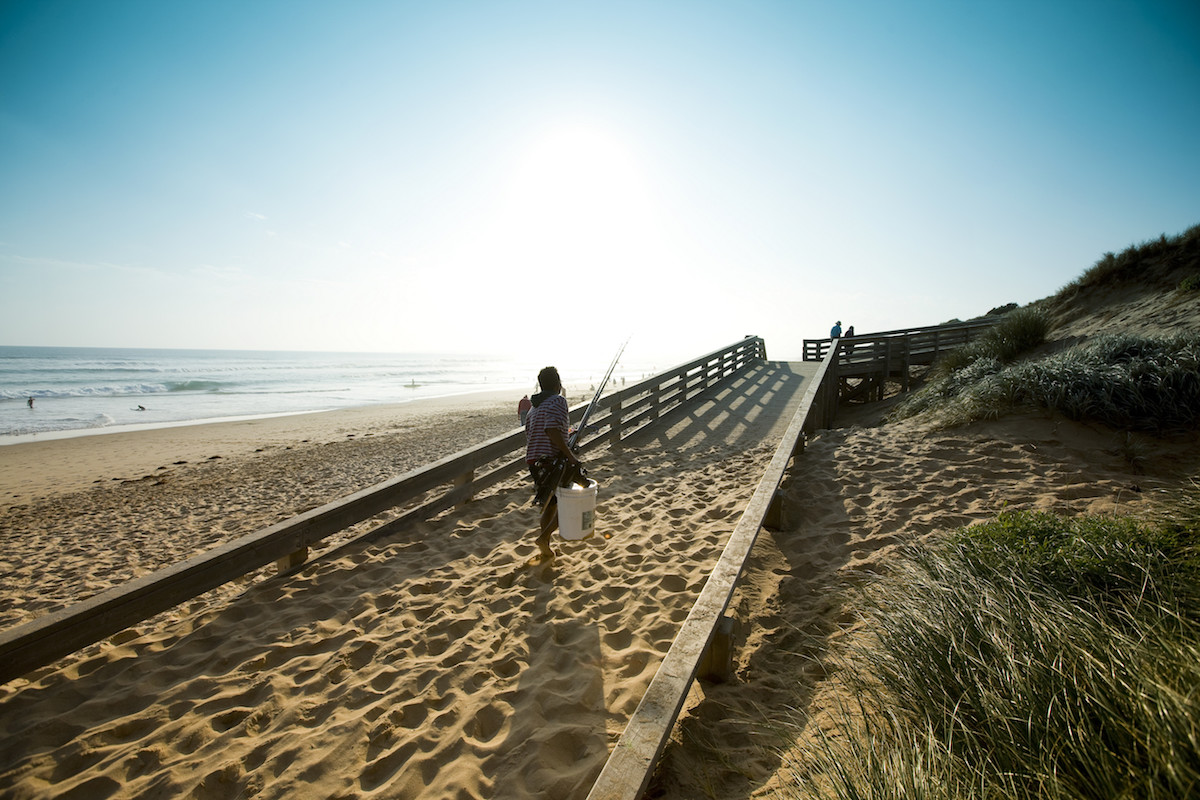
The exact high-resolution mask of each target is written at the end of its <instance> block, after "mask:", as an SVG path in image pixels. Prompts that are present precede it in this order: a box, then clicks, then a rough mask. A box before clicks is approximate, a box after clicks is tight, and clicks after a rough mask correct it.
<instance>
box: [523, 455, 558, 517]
mask: <svg viewBox="0 0 1200 800" xmlns="http://www.w3.org/2000/svg"><path fill="white" fill-rule="evenodd" d="M525 463H526V464H528V465H529V475H530V477H532V478H533V485H534V486H535V487H536V494H535V496H534V499H535V500H536V501H537V504H538V505H540V506H545V505H546V504H547V503H556V502H558V498H557V497H556V496H555V493H554V490H555V489H556V488H558V483H559V481H560V480H562V474H563V467H564V466H566V459H563V458H556V457H554V456H547V457H545V458H539V459H538V460H537V461H526V462H525Z"/></svg>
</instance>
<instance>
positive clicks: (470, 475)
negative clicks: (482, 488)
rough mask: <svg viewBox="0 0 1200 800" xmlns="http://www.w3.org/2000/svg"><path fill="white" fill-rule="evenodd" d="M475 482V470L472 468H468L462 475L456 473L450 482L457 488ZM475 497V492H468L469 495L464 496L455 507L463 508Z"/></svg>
mask: <svg viewBox="0 0 1200 800" xmlns="http://www.w3.org/2000/svg"><path fill="white" fill-rule="evenodd" d="M474 482H475V470H473V469H472V470H467V471H466V472H464V473H462V474H461V475H456V476H455V477H454V479H453V480H452V481H451V482H450V483H451V485H452V486H453V487H454V488H455V489H458V488H461V487H463V486H470V485H471V484H472V483H474ZM474 498H475V494H474V493H473V492H469V493H467V495H466V496H465V497H463V498H462V499H461V500H459V501H458V503H457V504H456V505H455V508H462V507H463V506H465V505H466V504H467V503H469V502H471V500H473V499H474Z"/></svg>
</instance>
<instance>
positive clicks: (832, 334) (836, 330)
mask: <svg viewBox="0 0 1200 800" xmlns="http://www.w3.org/2000/svg"><path fill="white" fill-rule="evenodd" d="M841 337H842V321H841V320H840V319H839V320H838V321H837V322H835V323H833V327H832V328H830V329H829V338H830V339H840V338H841Z"/></svg>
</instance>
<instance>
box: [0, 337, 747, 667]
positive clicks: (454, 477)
mask: <svg viewBox="0 0 1200 800" xmlns="http://www.w3.org/2000/svg"><path fill="white" fill-rule="evenodd" d="M765 358H766V346H765V343H764V342H763V340H762V339H761V338H758V337H746V338H745V339H743V340H742V341H740V342H736V343H734V344H732V345H730V346H728V347H725V348H721V349H719V350H716V351H714V352H712V353H709V354H708V355H706V356H701V357H700V358H697V359H695V360H693V361H690V362H688V363H686V364H681V365H679V366H677V367H673V368H672V369H669V370H666V371H665V372H662V373H659V374H658V375H656V376H654V377H652V378H649V379H647V380H644V381H642V382H640V383H638V384H636V385H634V386H630V387H627V388H623V389H622V390H621V391H618V392H614V393H612V394H610V395H607V396H605V397H603V398H601V399H600V401H599V402H598V403H597V411H595V412H593V413H594V414H595V415H596V418H597V419H596V422H595V424H594V425H589V428H590V430H589V431H588V432H585V434H584V436H582V437H581V445H580V450H581V452H586V451H588V450H591V449H593V448H595V447H598V446H600V445H603V444H606V443H608V444H612V445H615V446H618V447H619V446H620V444H621V439H623V438H625V436H627V435H629V434H631V433H633V432H635V431H636V430H637V428H639V427H642V426H644V425H646V424H649V423H650V422H652V421H653V420H654V419H656V418H657V417H658V416H659V415H661V414H663V413H665V412H666V411H668V410H670V409H672V408H675V407H676V406H679V405H681V404H683V403H687V402H690V401H692V400H694V399H696V398H697V397H698V396H699V395H700V394H702V393H704V392H706V391H708V390H709V389H713V388H715V387H717V386H719V385H721V384H723V383H725V382H727V381H728V380H731V379H732V378H733V377H735V376H736V375H738V374H739V373H741V372H742V371H744V370H746V369H748V368H749V367H751V366H753V365H754V364H757V363H760V362H761V361H763V360H764V359H765ZM584 408H585V405H584V404H580V405H578V406H576V407H575V408H572V409H571V411H570V417H571V419H572V420H573V421H578V420H579V418H580V417H581V416H582V414H583V411H584ZM601 412H603V413H601ZM524 446H525V433H524V431H523V430H516V431H513V432H512V433H508V434H504V435H502V436H498V437H496V438H494V439H491V440H489V441H487V442H484V443H482V444H480V445H477V446H475V447H472V448H470V449H468V450H464V451H462V452H459V453H456V454H454V455H452V456H447V457H446V458H443V459H442V460H440V461H437V462H435V463H433V464H430V465H429V466H426V467H422V468H420V469H417V470H414V471H412V472H409V473H406V474H404V475H401V476H399V477H396V478H393V479H390V480H387V481H384V482H382V483H379V484H376V485H374V486H371V487H369V488H367V489H363V490H362V491H359V492H355V493H354V494H351V495H349V496H347V497H343V498H340V499H338V500H335V501H333V502H331V503H328V504H326V505H323V506H320V507H319V508H315V509H312V510H311V511H307V512H305V513H303V514H300V515H298V516H296V517H293V518H291V519H288V520H285V521H283V522H280V523H277V524H275V525H272V526H270V527H268V528H264V529H262V530H259V531H256V532H254V533H250V534H247V535H246V536H243V537H240V538H238V539H235V540H233V541H230V542H227V543H225V544H222V545H219V546H217V547H215V548H213V549H211V550H208V551H206V552H204V553H200V554H198V555H196V556H193V557H192V558H189V559H187V560H185V561H183V562H181V563H179V564H174V565H172V566H169V567H166V568H164V569H161V570H158V571H156V572H153V573H151V574H149V575H145V576H142V577H140V578H136V579H134V580H132V581H129V582H127V583H124V584H122V585H120V586H116V587H113V588H111V589H108V590H107V591H104V592H101V593H99V594H97V595H95V596H93V597H91V598H88V599H86V600H83V601H81V602H79V603H76V604H74V605H71V606H69V607H66V608H63V609H59V610H57V611H53V612H51V613H48V614H45V615H43V616H41V617H37V618H36V619H33V620H31V621H29V622H27V623H24V624H22V625H17V626H14V627H12V628H9V629H7V630H5V631H0V683H5V682H7V681H9V680H12V679H13V678H16V677H19V676H21V675H24V674H25V673H27V672H29V671H31V670H34V669H36V668H38V667H41V666H44V665H46V664H49V663H51V662H52V661H54V660H56V659H58V658H61V657H63V656H66V655H68V654H70V653H73V652H75V651H76V650H79V649H80V648H83V647H86V646H87V645H90V644H93V643H95V642H98V641H100V640H101V639H104V638H105V637H107V636H111V635H112V634H114V633H117V632H118V631H121V630H123V629H125V628H127V627H129V626H130V625H134V624H136V623H138V622H141V621H143V620H145V619H148V618H150V617H152V616H154V615H155V614H158V613H160V612H162V611H165V610H167V609H169V608H172V607H174V606H176V605H178V604H180V603H182V602H185V601H187V600H190V599H191V598H193V597H196V596H198V595H200V594H203V593H204V592H207V591H209V590H211V589H214V588H216V587H218V586H221V585H222V584H224V583H228V582H229V581H231V580H235V579H237V578H239V577H241V576H243V575H245V574H247V573H250V572H253V571H254V570H257V569H259V568H261V567H263V566H265V565H268V564H271V563H272V562H275V563H276V564H278V566H279V568H280V570H281V571H284V570H288V569H292V568H294V567H296V566H298V565H299V564H301V563H303V562H304V560H305V559H306V558H307V556H308V548H309V547H311V546H312V545H314V544H317V543H319V542H321V541H322V540H324V539H325V538H327V537H329V536H331V535H332V534H335V533H338V532H340V531H343V530H346V529H347V528H350V527H352V526H354V525H357V524H359V523H362V522H365V521H367V520H370V519H371V518H373V517H375V516H377V515H379V514H381V513H383V512H386V511H390V510H392V509H394V508H397V507H401V506H405V505H406V504H409V503H413V502H421V501H422V500H424V503H423V504H422V505H420V506H419V507H417V508H414V509H409V510H407V511H405V512H404V513H403V514H402V515H401V516H400V517H399V518H397V519H395V520H392V521H391V522H388V523H385V524H383V525H382V526H381V527H379V528H376V529H375V530H373V531H369V532H367V533H365V534H363V537H370V536H376V535H380V534H381V533H387V532H392V531H395V530H398V529H399V528H400V527H402V526H403V525H406V524H408V523H410V522H412V521H415V520H417V519H427V518H429V517H430V516H432V515H433V514H436V513H439V512H441V511H444V510H445V509H447V508H450V507H452V506H455V505H457V504H459V503H463V502H466V501H467V500H469V499H470V498H471V497H472V496H473V495H474V494H475V493H477V492H480V491H483V490H484V489H486V488H489V487H491V486H493V485H495V484H497V483H499V482H500V481H503V480H505V479H507V478H509V477H512V476H513V475H515V474H517V473H518V472H519V471H521V470H522V469H524V466H525V459H524ZM497 464H498V465H497ZM489 467H490V468H489ZM485 468H488V471H487V472H486V473H484V474H482V475H478V476H477V475H476V471H477V470H479V469H485ZM435 490H437V491H439V492H440V493H439V494H437V495H436V496H434V497H433V498H432V499H428V497H427V496H428V495H429V493H430V492H433V491H435Z"/></svg>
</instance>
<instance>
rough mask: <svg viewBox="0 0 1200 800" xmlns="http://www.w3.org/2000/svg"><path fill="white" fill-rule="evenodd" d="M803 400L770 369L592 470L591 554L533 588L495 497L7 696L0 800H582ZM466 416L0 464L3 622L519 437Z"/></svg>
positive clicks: (81, 444)
mask: <svg viewBox="0 0 1200 800" xmlns="http://www.w3.org/2000/svg"><path fill="white" fill-rule="evenodd" d="M803 390H804V381H803V379H802V378H801V376H799V375H798V374H796V373H795V372H794V371H793V370H792V368H791V367H790V366H789V365H786V364H772V365H768V366H766V367H762V368H759V369H756V370H754V371H752V372H751V373H749V374H748V375H746V376H745V377H744V378H743V379H741V380H739V381H738V382H737V383H736V384H735V385H733V386H731V387H729V388H727V389H725V390H722V391H721V392H719V393H717V394H715V395H713V396H712V397H710V398H707V399H705V400H704V401H702V402H700V403H698V404H695V405H693V406H691V407H689V408H688V409H687V410H686V411H684V412H681V413H678V414H676V415H674V416H669V417H668V418H666V419H664V420H663V421H662V422H661V424H659V425H657V426H655V427H654V428H653V429H649V430H647V431H646V432H645V433H643V434H639V435H638V436H637V437H635V440H634V441H632V442H630V446H629V447H627V448H625V449H624V450H623V451H621V452H619V453H615V452H610V451H608V450H607V449H604V448H602V449H600V450H598V451H596V452H595V453H593V454H591V455H590V456H589V457H588V459H587V463H588V466H589V470H590V474H591V475H592V476H593V477H594V478H596V479H597V480H598V481H599V482H600V485H601V487H602V492H601V497H600V501H599V505H598V507H597V519H598V523H597V529H598V535H596V536H594V537H592V538H591V539H589V540H586V541H583V542H564V541H561V540H557V541H556V545H555V546H556V548H557V549H558V550H559V557H558V558H557V559H556V560H555V561H554V562H553V563H552V564H551V565H549V566H546V567H542V568H536V569H530V568H528V567H527V566H525V564H526V562H527V560H528V559H529V557H530V556H531V555H532V553H533V552H534V545H533V542H532V536H531V533H532V531H533V530H534V527H535V516H536V515H535V513H534V510H533V508H532V506H531V505H530V504H529V503H528V500H529V487H528V485H526V483H525V480H524V479H513V480H512V481H510V482H508V483H506V484H502V485H500V486H499V487H497V488H496V489H495V490H494V491H491V492H488V493H486V494H482V495H480V496H479V497H477V498H476V500H475V501H474V502H472V503H470V504H469V505H467V506H466V507H464V508H463V509H460V510H455V511H452V512H447V513H446V514H444V515H442V516H441V517H439V518H437V519H435V520H433V521H430V522H429V523H427V524H424V525H421V526H418V527H416V528H414V529H411V530H408V531H405V532H404V533H403V534H398V535H396V536H394V537H393V538H391V539H388V540H384V541H379V542H375V543H373V544H370V545H367V546H364V547H360V548H355V547H354V546H350V547H347V548H343V549H342V550H340V551H339V552H338V554H336V557H333V558H324V559H322V558H319V557H318V558H315V559H314V560H313V561H311V562H310V563H309V564H307V565H306V566H305V567H304V568H303V569H302V570H300V571H299V572H298V573H295V574H292V575H287V576H282V577H266V578H260V579H257V580H255V581H254V582H253V583H248V582H242V583H235V584H229V585H227V586H225V587H222V588H221V589H218V590H215V591H214V592H211V593H209V594H208V595H206V596H204V597H202V598H197V599H196V600H195V601H193V602H191V603H188V604H185V605H184V606H181V607H179V608H176V609H174V610H172V611H170V612H166V613H164V614H162V615H159V617H157V618H154V619H152V620H148V621H147V622H146V623H144V624H142V625H139V626H137V627H136V628H134V629H130V630H128V631H125V632H122V633H121V634H118V635H117V636H114V637H112V638H111V639H110V640H108V641H107V642H102V643H100V644H97V645H94V646H92V647H90V648H87V649H85V650H84V651H81V652H80V653H76V654H74V655H73V656H70V657H68V658H66V659H63V660H62V661H61V662H59V663H57V664H55V665H52V666H50V667H47V668H44V669H42V670H39V671H37V672H35V673H33V674H31V675H29V676H26V678H23V679H19V680H16V681H13V682H10V683H9V684H8V685H7V686H5V687H4V688H3V698H2V701H0V702H2V703H3V706H2V707H3V714H2V719H3V723H2V724H3V729H2V730H0V735H2V736H3V745H2V747H0V790H2V791H3V793H5V794H10V795H12V796H15V797H46V796H81V797H82V796H89V797H96V796H101V797H110V796H111V797H139V796H147V795H150V796H155V795H160V796H168V795H169V796H205V797H238V796H249V795H254V796H262V797H276V796H288V795H293V794H294V793H295V792H296V791H298V789H299V787H302V786H303V787H306V789H305V791H306V792H308V793H310V794H312V795H313V796H328V797H369V796H374V795H381V796H388V797H496V796H504V797H570V796H578V795H579V794H580V793H581V792H583V793H586V789H587V787H588V786H590V784H591V782H592V781H593V780H594V778H595V775H596V774H597V773H598V772H599V770H600V768H601V766H602V765H603V763H604V760H605V759H606V758H607V755H608V750H609V748H610V747H611V745H612V743H613V742H614V741H615V740H616V738H617V737H618V736H619V734H620V732H621V730H622V729H623V727H624V724H625V721H626V720H627V719H628V717H629V715H630V713H632V711H633V709H634V708H635V707H636V705H637V703H638V701H639V699H640V698H641V694H642V692H643V691H644V689H645V686H646V685H647V684H648V683H649V680H650V678H651V677H652V676H653V673H654V670H655V668H656V666H657V664H658V662H659V661H660V660H661V658H662V656H663V654H665V652H666V650H667V648H668V647H669V646H670V643H671V641H672V640H673V638H674V635H675V632H676V630H677V628H678V625H679V623H680V622H681V621H682V620H683V618H684V617H685V616H686V615H687V612H688V610H689V608H690V607H691V604H692V602H693V601H694V599H695V596H696V594H697V593H698V591H699V589H700V587H701V586H702V585H703V582H704V580H705V578H706V577H707V574H708V571H709V569H711V566H712V564H713V563H714V561H715V559H716V557H717V556H718V555H719V553H720V549H721V547H722V546H723V543H724V538H725V537H726V536H727V535H728V532H729V531H730V530H731V529H732V527H733V525H734V524H735V523H736V520H737V517H738V516H739V515H740V513H741V510H742V506H743V505H744V503H745V501H746V499H747V498H748V497H749V495H750V493H751V492H752V490H753V487H754V485H755V483H756V482H757V479H758V476H759V475H760V474H761V471H762V469H763V467H764V465H765V463H766V461H767V460H768V459H769V458H770V456H771V453H772V451H773V449H774V444H773V442H774V441H776V440H777V439H778V437H779V436H780V435H781V434H782V431H783V428H784V427H786V424H787V422H788V420H789V419H790V412H792V411H794V409H795V407H796V406H797V405H798V403H799V401H800V399H801V397H802V394H803ZM462 402H463V405H459V406H457V407H447V406H446V405H445V404H444V403H439V404H438V405H437V407H436V408H427V409H424V410H420V411H418V410H417V409H416V408H415V406H416V404H413V406H414V407H402V408H392V409H362V410H357V411H354V412H330V413H327V414H321V415H311V416H309V417H290V418H280V419H276V420H256V421H248V422H244V423H229V424H215V425H208V426H193V427H192V428H180V429H170V430H165V431H147V432H137V433H129V434H113V435H109V436H99V437H87V438H84V439H70V440H61V441H54V442H45V443H36V444H32V445H20V446H10V447H8V448H3V449H0V457H3V458H4V462H3V470H4V472H3V474H4V476H5V481H6V483H5V491H6V495H8V496H9V500H8V502H7V504H6V508H5V510H4V511H3V515H2V516H0V519H2V520H3V529H4V531H5V534H4V552H5V572H6V576H7V579H6V581H5V585H4V591H3V603H4V607H3V614H4V624H5V625H12V624H18V623H20V622H22V621H25V620H27V619H30V618H32V617H33V616H35V615H37V614H41V613H46V612H47V611H49V610H53V609H54V608H57V607H61V606H62V605H64V604H67V603H69V602H71V601H72V600H73V599H77V598H79V597H82V596H86V595H88V594H91V593H94V592H96V591H99V590H101V589H103V588H107V587H108V586H111V585H115V584H117V583H119V582H121V581H123V580H126V579H128V578H129V577H131V576H134V575H139V574H142V573H144V572H146V571H149V570H151V569H155V568H158V567H159V566H162V565H165V564H167V563H171V562H173V561H177V560H179V559H180V558H182V557H185V556H187V555H190V554H192V553H194V552H198V551H200V550H202V549H205V548H207V547H211V546H212V545H214V544H216V543H217V542H220V541H223V540H225V539H227V538H230V537H233V536H236V535H241V534H244V533H246V532H249V531H252V530H255V529H257V528H259V527H262V526H264V525H267V524H270V523H273V522H276V521H278V520H280V519H284V518H287V517H289V516H292V515H294V514H296V513H298V512H300V511H303V510H305V509H307V508H310V507H312V506H314V505H317V504H318V503H321V502H327V501H328V500H329V499H330V498H332V497H336V496H340V495H343V494H347V493H349V492H351V491H356V490H358V489H360V488H363V487H364V486H368V485H371V484H372V483H375V482H378V481H380V480H383V479H386V478H388V477H391V476H393V475H395V474H398V473H400V472H403V471H405V470H406V469H409V468H411V467H412V466H416V465H420V464H423V463H428V462H430V461H433V460H436V459H437V458H440V457H442V456H444V455H447V454H449V453H452V452H456V451H457V450H460V449H463V448H465V447H468V446H470V445H473V444H476V443H478V442H479V441H481V440H483V439H486V438H488V437H490V436H494V435H497V434H498V433H503V432H506V431H509V430H512V429H513V427H514V425H513V422H514V419H513V406H512V403H511V402H509V401H508V400H507V399H505V401H504V402H496V401H495V400H488V399H483V398H474V399H472V400H464V401H462ZM389 414H394V415H395V416H388V415H389ZM289 428H290V429H291V431H290V432H289ZM118 436H120V437H129V441H127V442H125V441H122V440H121V439H119V438H116V437H118ZM138 440H144V444H143V443H141V442H139V441H138ZM42 453H45V455H44V456H43V455H42ZM122 453H124V455H123V456H122V455H121V454H122ZM213 456H220V457H219V458H216V459H214V458H213ZM181 461H186V462H187V463H182V464H177V463H175V462H181ZM70 464H78V465H82V464H87V465H88V466H87V471H86V473H83V472H82V469H81V470H80V472H79V473H76V474H74V475H72V474H71V469H70V466H69V465H70ZM40 465H45V469H44V471H39V468H40ZM160 466H161V467H165V469H161V470H160V469H158V467H160ZM80 473H82V474H80ZM11 476H17V478H19V480H20V481H21V482H20V483H18V484H16V485H13V484H12V483H10V482H9V481H10V480H12V481H13V482H14V483H15V481H16V479H14V478H12V477H11ZM96 480H99V481H101V483H100V484H98V485H97V484H94V483H92V482H93V481H96Z"/></svg>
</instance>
